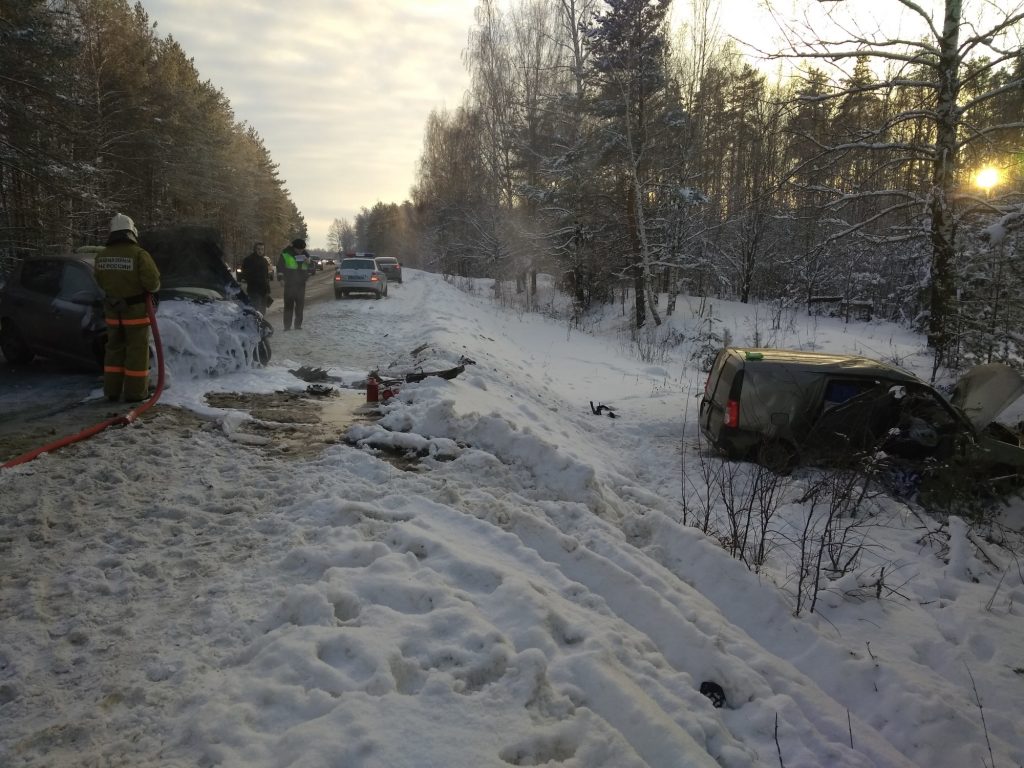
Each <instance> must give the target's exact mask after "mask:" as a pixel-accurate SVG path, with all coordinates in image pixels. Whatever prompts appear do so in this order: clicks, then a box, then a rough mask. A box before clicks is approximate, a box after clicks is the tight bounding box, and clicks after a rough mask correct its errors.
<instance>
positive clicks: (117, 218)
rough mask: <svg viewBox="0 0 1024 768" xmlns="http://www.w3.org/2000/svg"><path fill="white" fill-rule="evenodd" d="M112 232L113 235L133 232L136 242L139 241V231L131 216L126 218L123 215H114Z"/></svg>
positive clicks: (111, 222) (111, 221)
mask: <svg viewBox="0 0 1024 768" xmlns="http://www.w3.org/2000/svg"><path fill="white" fill-rule="evenodd" d="M110 231H111V232H112V233H113V232H131V233H132V237H133V238H135V240H138V239H139V230H137V229H136V228H135V222H134V221H132V220H131V217H130V216H125V215H124V214H123V213H116V214H114V218H112V219H111V220H110Z"/></svg>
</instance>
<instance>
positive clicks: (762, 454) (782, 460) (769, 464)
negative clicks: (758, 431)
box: [757, 438, 800, 475]
mask: <svg viewBox="0 0 1024 768" xmlns="http://www.w3.org/2000/svg"><path fill="white" fill-rule="evenodd" d="M757 463H758V464H760V465H761V466H762V467H764V468H765V469H769V470H771V471H772V472H775V473H776V474H779V475H788V474H790V473H791V472H792V471H793V470H794V469H796V466H797V464H799V463H800V455H799V453H798V452H797V449H796V446H795V445H793V444H792V443H791V442H789V441H788V440H785V439H783V438H769V439H767V440H765V441H764V442H762V443H761V444H760V445H759V446H758V448H757Z"/></svg>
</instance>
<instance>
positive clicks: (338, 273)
mask: <svg viewBox="0 0 1024 768" xmlns="http://www.w3.org/2000/svg"><path fill="white" fill-rule="evenodd" d="M350 293H370V294H373V298H375V299H379V298H381V297H382V296H387V295H388V276H387V274H385V272H384V270H382V269H381V268H380V265H379V264H378V263H377V260H376V259H374V258H372V257H369V256H365V255H364V256H355V257H352V258H346V259H342V260H341V261H340V262H339V263H338V268H337V269H336V270H335V272H334V298H336V299H340V298H341V297H343V296H347V295H348V294H350Z"/></svg>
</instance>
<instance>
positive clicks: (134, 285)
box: [96, 213, 160, 402]
mask: <svg viewBox="0 0 1024 768" xmlns="http://www.w3.org/2000/svg"><path fill="white" fill-rule="evenodd" d="M96 282H98V283H99V285H100V288H102V289H103V292H104V294H105V297H104V300H103V311H104V314H105V316H106V320H107V347H106V354H105V356H104V359H103V394H105V395H106V396H107V399H108V400H111V401H116V400H120V399H121V398H122V396H123V397H124V400H125V401H126V402H138V401H140V400H144V399H145V398H146V395H147V394H148V391H149V315H148V314H147V312H146V294H147V293H156V292H157V291H158V290H159V289H160V272H159V270H157V268H156V264H155V263H154V262H153V257H152V256H150V255H149V254H148V253H147V252H146V251H145V250H144V249H143V248H141V247H140V246H139V231H138V230H137V229H136V228H135V222H134V221H132V220H131V219H130V218H129V217H128V216H125V215H124V214H123V213H119V214H117V215H115V216H114V218H112V219H111V220H110V236H109V237H108V238H107V247H106V248H104V249H103V250H102V251H101V252H100V253H98V254H96Z"/></svg>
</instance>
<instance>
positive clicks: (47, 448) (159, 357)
mask: <svg viewBox="0 0 1024 768" xmlns="http://www.w3.org/2000/svg"><path fill="white" fill-rule="evenodd" d="M146 314H147V315H149V327H150V328H151V329H152V330H153V344H154V346H155V347H156V361H157V371H158V374H157V381H156V389H155V390H154V391H153V394H152V395H150V397H149V399H148V400H146V401H145V402H144V403H142V404H141V405H138V406H136V407H135V408H133V409H132V410H130V411H128V413H126V414H124V415H123V416H114V417H113V418H110V419H107V420H106V421H101V422H100V423H99V424H96V425H94V426H91V427H89V428H88V429H85V430H82V431H81V432H79V433H78V434H75V435H69V436H68V437H62V438H61V439H60V440H55V441H54V442H52V443H47V444H46V445H44V446H41V447H39V448H36V449H35V450H32V451H29V452H28V453H23V454H22V455H21V456H16V457H14V458H13V459H11V460H10V461H8V462H6V463H4V464H0V469H7V468H9V467H16V466H18V465H19V464H24V463H26V462H29V461H32V459H34V458H36V457H38V456H40V455H42V454H44V453H50V452H51V451H55V450H57V449H58V448H63V447H64V446H65V445H71V444H72V443H77V442H79V441H81V440H86V439H88V438H90V437H92V436H93V435H97V434H99V433H100V432H102V431H103V430H105V429H107V428H108V427H116V426H121V425H125V426H127V425H129V424H131V423H132V422H134V421H135V420H136V419H137V418H139V416H141V415H142V414H143V413H145V412H146V411H147V410H149V409H150V408H152V407H153V405H154V404H155V403H156V401H157V400H159V399H160V395H161V393H162V392H163V391H164V348H163V345H162V344H161V343H160V329H159V327H157V324H156V308H155V306H154V304H153V295H152V294H150V293H147V294H146Z"/></svg>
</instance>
